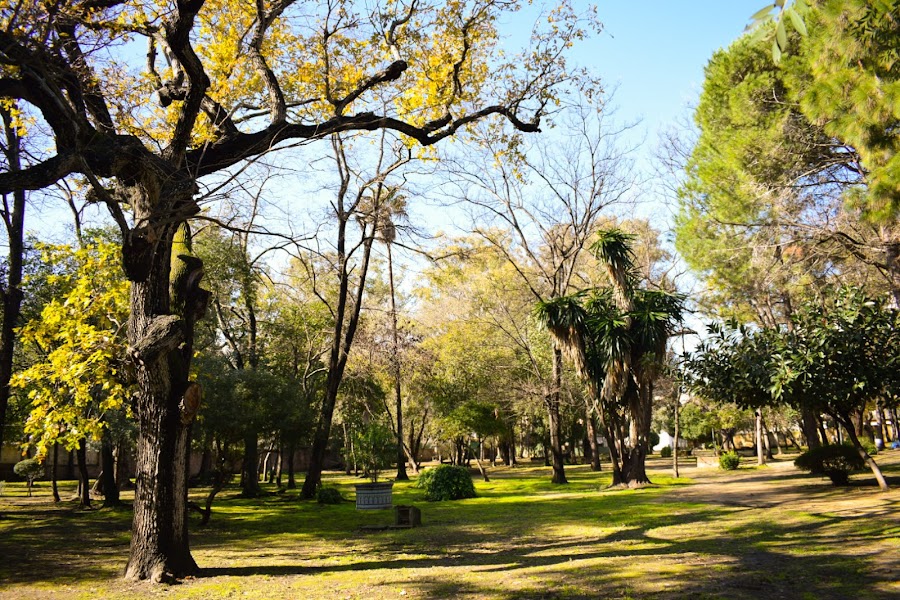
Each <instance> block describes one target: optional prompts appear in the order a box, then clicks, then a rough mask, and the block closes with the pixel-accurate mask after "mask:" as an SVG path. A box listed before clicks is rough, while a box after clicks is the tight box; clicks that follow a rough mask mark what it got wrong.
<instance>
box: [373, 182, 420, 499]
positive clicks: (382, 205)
mask: <svg viewBox="0 0 900 600" xmlns="http://www.w3.org/2000/svg"><path fill="white" fill-rule="evenodd" d="M368 200H369V204H370V206H362V207H361V208H360V210H361V211H363V212H364V214H365V218H366V219H368V220H369V221H371V222H373V223H374V224H375V228H374V234H375V236H376V237H377V238H378V239H379V240H381V241H382V242H383V243H384V245H385V248H386V251H387V260H388V282H389V285H390V290H391V333H392V337H393V344H392V352H391V353H392V356H391V363H392V367H393V371H394V373H393V375H394V402H395V406H396V410H397V421H396V434H397V481H409V476H408V475H407V474H406V459H407V452H406V449H405V448H404V444H403V399H402V398H403V397H402V394H401V389H400V338H399V334H398V331H397V295H396V291H395V287H394V260H393V255H392V253H391V246H392V245H393V243H394V241H395V240H396V239H397V221H399V220H405V219H406V218H407V216H408V215H407V212H406V196H403V195H402V194H400V190H399V188H395V187H388V186H379V187H378V189H377V190H376V194H375V196H374V197H371V198H369V199H368ZM409 459H410V463H411V464H412V468H413V471H416V461H415V459H414V458H413V457H412V456H410V457H409Z"/></svg>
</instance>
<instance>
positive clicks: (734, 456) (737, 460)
mask: <svg viewBox="0 0 900 600" xmlns="http://www.w3.org/2000/svg"><path fill="white" fill-rule="evenodd" d="M739 466H741V457H740V455H739V454H738V453H737V452H726V453H725V454H723V455H722V456H720V457H719V468H720V469H723V470H725V471H734V470H735V469H737V468H738V467H739Z"/></svg>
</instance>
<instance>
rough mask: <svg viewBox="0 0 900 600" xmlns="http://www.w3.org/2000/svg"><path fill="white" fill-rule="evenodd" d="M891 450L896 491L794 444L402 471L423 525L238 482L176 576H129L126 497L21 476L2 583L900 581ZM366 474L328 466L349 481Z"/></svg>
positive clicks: (369, 591) (86, 586) (348, 588)
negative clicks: (92, 494) (752, 453)
mask: <svg viewBox="0 0 900 600" xmlns="http://www.w3.org/2000/svg"><path fill="white" fill-rule="evenodd" d="M878 458H879V462H880V464H882V465H883V467H884V468H885V471H886V473H887V474H888V476H889V477H890V478H891V480H892V483H893V485H894V486H895V489H892V490H891V491H889V492H887V493H880V492H878V491H877V488H876V487H874V480H873V481H872V482H866V481H865V480H866V475H858V476H856V477H855V479H858V480H860V481H861V482H862V483H872V484H873V485H865V486H863V485H854V486H851V487H849V488H843V489H841V488H834V487H832V486H831V485H830V484H829V483H828V482H827V481H826V480H823V479H819V478H817V477H813V476H808V475H805V474H801V473H799V472H798V471H796V470H794V469H793V467H792V466H791V465H790V463H789V462H784V463H775V464H773V465H771V466H768V467H763V468H747V467H743V468H741V469H739V470H737V471H734V472H728V473H725V472H722V471H719V470H717V469H695V468H691V469H685V470H684V471H683V474H684V475H686V476H687V477H684V478H681V479H677V480H676V479H673V478H672V477H670V476H669V475H668V472H667V471H662V470H655V471H651V472H650V476H651V479H652V480H653V481H654V485H652V486H648V487H644V488H640V489H633V490H628V489H605V486H606V485H608V482H609V475H608V474H606V473H600V474H597V473H592V472H591V471H590V470H588V468H587V467H585V466H576V467H567V470H566V472H567V475H568V477H569V480H570V484H569V485H566V486H554V485H553V484H551V483H550V482H549V477H550V474H549V469H548V468H545V467H532V466H523V467H517V468H513V469H509V468H497V469H491V470H490V475H491V481H490V482H489V483H485V482H481V481H480V480H479V479H476V489H477V491H478V494H479V496H478V497H477V498H474V499H471V500H463V501H456V502H442V503H428V502H425V501H424V500H423V498H422V497H423V494H424V492H423V490H420V489H417V488H415V487H414V486H413V484H411V483H396V484H395V486H394V503H395V504H414V505H416V506H418V507H420V508H421V509H422V522H423V526H422V527H420V528H415V529H402V530H387V531H377V532H364V531H363V530H362V527H363V526H367V525H369V526H371V525H387V524H389V523H391V522H392V518H393V517H392V513H391V512H390V511H371V512H363V511H357V510H355V508H354V505H353V503H352V502H346V503H343V504H339V505H319V504H316V503H315V502H308V501H299V500H298V499H297V495H296V493H293V492H286V493H283V494H274V493H273V494H271V495H268V496H265V497H263V498H259V499H254V500H248V499H242V498H240V497H238V490H236V489H226V490H225V491H224V492H223V493H222V494H220V495H219V497H218V498H217V499H216V502H215V503H214V505H213V511H214V512H213V516H212V519H211V521H210V523H209V525H208V526H207V527H204V528H201V527H199V526H197V525H196V523H195V525H194V527H193V529H192V537H191V545H192V549H193V553H194V557H195V559H196V560H197V562H198V564H200V566H201V567H204V571H203V573H202V575H201V576H199V577H195V578H189V579H186V580H184V581H183V582H180V583H179V584H177V585H173V586H152V585H150V584H147V583H129V582H125V581H123V580H122V579H121V573H122V572H123V570H124V566H125V561H126V559H127V554H128V540H129V528H130V519H131V515H130V512H129V511H128V510H127V509H126V510H106V509H104V510H92V511H82V510H79V509H77V508H75V507H74V506H73V505H72V504H70V503H67V502H64V503H62V504H60V505H54V504H53V503H52V502H51V501H50V497H49V489H48V488H49V485H48V484H47V483H46V482H40V483H39V484H38V487H37V488H36V489H35V497H33V498H27V497H25V486H24V484H21V486H20V484H6V487H5V488H4V492H3V497H2V498H0V513H2V518H0V555H2V556H3V560H2V561H0V598H17V599H18V598H85V599H91V600H94V599H97V598H133V599H137V598H166V599H173V600H174V599H189V598H192V599H213V598H247V599H255V598H258V599H269V598H360V599H362V598H366V599H368V598H376V599H379V598H429V599H439V598H470V599H475V598H479V599H480V598H484V599H504V600H506V599H516V598H523V599H524V598H547V599H550V598H710V599H712V598H754V599H757V598H760V597H763V598H863V599H864V598H873V599H879V598H896V597H900V583H898V580H900V511H898V504H900V491H898V489H897V488H900V452H894V453H890V452H889V453H886V454H882V455H880V456H879V457H878ZM358 481H359V480H358V479H354V478H351V477H345V476H342V475H338V474H331V475H329V476H328V477H327V478H326V483H327V484H328V485H333V486H335V487H337V488H338V489H339V490H340V491H341V492H342V493H343V494H344V496H345V497H347V498H351V497H352V495H353V484H354V483H356V482H358ZM269 489H270V490H271V488H269ZM64 492H65V493H67V494H69V495H71V493H72V490H71V487H69V488H68V489H64ZM202 494H203V490H202V489H199V490H196V495H197V497H198V498H199V497H201V496H202ZM126 498H127V496H126Z"/></svg>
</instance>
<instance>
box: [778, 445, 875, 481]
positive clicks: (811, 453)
mask: <svg viewBox="0 0 900 600" xmlns="http://www.w3.org/2000/svg"><path fill="white" fill-rule="evenodd" d="M794 466H796V467H797V468H798V469H802V470H804V471H809V472H810V473H812V474H813V475H820V476H822V477H827V478H828V479H830V480H831V483H833V484H834V485H847V484H848V483H850V473H851V472H852V471H860V470H862V469H863V468H865V466H866V463H865V462H864V461H863V459H862V457H861V456H860V455H859V452H857V450H856V448H854V447H853V446H848V445H846V444H830V445H828V446H819V447H818V448H812V449H810V450H807V451H806V452H804V453H803V454H801V455H800V456H798V457H797V460H795V461H794Z"/></svg>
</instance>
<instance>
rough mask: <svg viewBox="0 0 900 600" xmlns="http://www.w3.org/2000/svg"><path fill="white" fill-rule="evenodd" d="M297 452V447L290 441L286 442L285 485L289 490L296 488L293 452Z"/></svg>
mask: <svg viewBox="0 0 900 600" xmlns="http://www.w3.org/2000/svg"><path fill="white" fill-rule="evenodd" d="M296 452H297V447H296V446H295V445H294V444H293V443H291V444H288V455H287V467H288V483H287V487H288V489H289V490H293V489H296V487H297V480H296V479H295V478H294V454H296Z"/></svg>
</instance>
